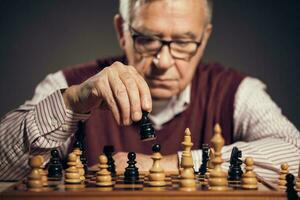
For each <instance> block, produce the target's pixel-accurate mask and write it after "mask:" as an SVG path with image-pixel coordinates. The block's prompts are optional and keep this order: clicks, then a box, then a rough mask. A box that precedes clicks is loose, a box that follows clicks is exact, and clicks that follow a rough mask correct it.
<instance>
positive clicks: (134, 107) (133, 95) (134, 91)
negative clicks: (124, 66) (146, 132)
mask: <svg viewBox="0 0 300 200" xmlns="http://www.w3.org/2000/svg"><path fill="white" fill-rule="evenodd" d="M119 76H120V79H121V80H122V82H123V84H124V85H125V87H126V90H127V94H128V97H129V102H130V114H131V119H132V120H133V121H139V120H140V119H141V118H142V110H141V99H140V93H139V89H138V86H137V83H136V81H135V79H134V78H135V77H134V75H133V74H131V73H129V72H128V71H126V72H124V73H122V74H120V75H119Z"/></svg>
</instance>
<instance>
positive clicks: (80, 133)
mask: <svg viewBox="0 0 300 200" xmlns="http://www.w3.org/2000/svg"><path fill="white" fill-rule="evenodd" d="M77 126H78V129H77V131H76V133H75V142H74V145H73V148H79V149H80V150H81V155H80V161H81V163H82V164H83V168H84V171H85V173H87V172H88V166H87V158H86V153H85V146H84V144H85V135H84V123H83V122H82V121H79V122H78V124H77Z"/></svg>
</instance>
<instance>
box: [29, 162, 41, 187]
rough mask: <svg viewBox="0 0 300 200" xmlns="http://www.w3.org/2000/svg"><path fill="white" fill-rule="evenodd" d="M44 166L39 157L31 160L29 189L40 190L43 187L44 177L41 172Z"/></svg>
mask: <svg viewBox="0 0 300 200" xmlns="http://www.w3.org/2000/svg"><path fill="white" fill-rule="evenodd" d="M42 164H43V163H42V160H41V158H40V157H39V156H34V157H32V158H31V159H30V160H29V165H30V167H31V172H30V174H29V176H28V182H27V187H28V188H29V189H30V190H40V189H41V188H42V187H43V182H42V176H41V174H40V172H39V169H40V167H41V166H42Z"/></svg>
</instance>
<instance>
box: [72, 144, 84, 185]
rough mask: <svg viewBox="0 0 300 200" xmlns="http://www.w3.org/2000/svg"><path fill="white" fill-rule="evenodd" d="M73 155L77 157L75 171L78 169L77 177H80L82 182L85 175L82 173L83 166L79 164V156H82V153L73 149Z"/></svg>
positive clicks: (77, 149)
mask: <svg viewBox="0 0 300 200" xmlns="http://www.w3.org/2000/svg"><path fill="white" fill-rule="evenodd" d="M73 153H74V154H75V155H76V156H77V159H76V163H77V164H76V167H77V169H78V172H79V175H80V179H81V180H82V181H84V180H85V176H84V174H85V171H84V166H83V164H82V162H81V160H80V156H81V154H82V152H81V150H80V149H79V148H75V149H74V150H73Z"/></svg>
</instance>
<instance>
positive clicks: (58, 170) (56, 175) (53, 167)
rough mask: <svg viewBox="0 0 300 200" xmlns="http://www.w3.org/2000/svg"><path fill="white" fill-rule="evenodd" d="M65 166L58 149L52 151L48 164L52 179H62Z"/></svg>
mask: <svg viewBox="0 0 300 200" xmlns="http://www.w3.org/2000/svg"><path fill="white" fill-rule="evenodd" d="M62 171H63V167H62V164H61V160H60V157H59V153H58V151H57V150H56V149H53V150H52V151H51V158H50V161H49V164H48V177H49V178H50V179H57V180H61V178H62Z"/></svg>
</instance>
